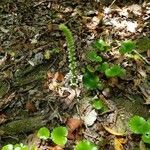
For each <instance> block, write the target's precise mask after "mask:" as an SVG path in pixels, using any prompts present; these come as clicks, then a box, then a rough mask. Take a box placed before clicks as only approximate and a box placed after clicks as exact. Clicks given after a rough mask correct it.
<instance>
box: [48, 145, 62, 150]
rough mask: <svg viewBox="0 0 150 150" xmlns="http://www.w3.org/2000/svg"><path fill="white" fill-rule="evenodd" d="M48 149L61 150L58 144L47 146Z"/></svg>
mask: <svg viewBox="0 0 150 150" xmlns="http://www.w3.org/2000/svg"><path fill="white" fill-rule="evenodd" d="M48 150H63V148H61V147H60V146H58V145H57V146H55V147H48Z"/></svg>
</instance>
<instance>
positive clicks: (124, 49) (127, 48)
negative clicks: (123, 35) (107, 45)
mask: <svg viewBox="0 0 150 150" xmlns="http://www.w3.org/2000/svg"><path fill="white" fill-rule="evenodd" d="M134 48H135V43H134V42H133V41H131V40H128V41H124V42H122V44H121V47H120V49H119V52H120V53H121V54H125V53H131V52H132V51H133V49H134Z"/></svg>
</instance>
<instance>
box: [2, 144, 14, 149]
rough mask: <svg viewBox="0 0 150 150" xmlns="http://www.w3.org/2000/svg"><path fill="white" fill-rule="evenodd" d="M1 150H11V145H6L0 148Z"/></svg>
mask: <svg viewBox="0 0 150 150" xmlns="http://www.w3.org/2000/svg"><path fill="white" fill-rule="evenodd" d="M2 150H13V145H12V144H7V145H5V146H3V147H2Z"/></svg>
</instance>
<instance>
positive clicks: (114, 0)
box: [109, 0, 116, 8]
mask: <svg viewBox="0 0 150 150" xmlns="http://www.w3.org/2000/svg"><path fill="white" fill-rule="evenodd" d="M115 2H116V0H113V1H112V3H111V4H110V5H109V8H110V7H111V6H112V5H113V4H114V3H115Z"/></svg>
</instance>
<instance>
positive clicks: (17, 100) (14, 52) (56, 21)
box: [0, 0, 150, 150]
mask: <svg viewBox="0 0 150 150" xmlns="http://www.w3.org/2000/svg"><path fill="white" fill-rule="evenodd" d="M61 23H64V24H65V25H67V27H68V28H69V29H70V30H71V32H72V34H73V36H74V40H75V48H76V57H77V71H78V78H79V79H80V81H79V85H78V88H77V91H78V97H77V95H76V92H74V90H73V89H71V88H70V87H69V86H68V84H67V79H66V78H67V76H68V73H69V67H68V66H69V62H68V53H67V46H66V40H65V37H64V35H63V33H62V32H61V31H60V30H59V27H58V26H59V25H60V24H61ZM149 36H150V3H148V2H143V3H142V2H141V3H140V4H139V3H133V2H130V3H119V2H117V1H116V2H115V1H114V3H110V2H108V3H105V2H104V3H100V2H96V1H93V2H91V1H89V0H87V1H86V2H83V1H80V0H72V1H70V0H64V1H63V0H60V1H59V0H56V1H50V0H40V1H39V0H30V1H28V0H27V1H24V0H18V1H17V2H16V1H15V0H9V1H3V0H2V1H1V2H0V148H1V147H2V146H3V145H5V144H8V143H12V144H15V143H20V142H22V143H25V144H27V145H34V144H35V145H37V146H38V147H39V149H49V150H56V149H58V147H57V148H56V145H54V144H53V143H52V142H49V141H48V142H46V143H45V144H43V145H40V140H39V139H38V138H37V136H36V134H37V130H38V129H40V128H41V127H43V126H46V127H48V128H49V129H50V130H51V129H53V128H55V127H57V126H66V127H68V128H69V127H70V128H72V130H69V134H68V142H67V144H66V145H65V147H63V148H60V147H59V149H60V150H61V149H68V150H69V149H70V150H72V149H74V146H75V144H76V143H77V141H79V140H81V139H87V140H89V141H91V142H93V143H95V144H96V145H98V146H99V149H102V150H111V149H115V150H124V149H125V150H132V149H142V148H143V149H144V148H145V150H146V147H147V148H148V146H150V145H148V144H144V143H141V142H140V141H141V138H140V136H139V135H137V136H135V135H133V134H132V133H131V132H130V131H129V127H128V121H129V118H130V117H132V116H134V115H139V116H142V117H144V118H145V119H148V118H149V117H150V107H149V106H150V82H149V81H150V76H149V75H150V66H149V65H150V37H149ZM98 39H103V40H104V41H106V42H107V43H108V44H109V45H110V49H109V51H107V52H106V53H105V54H104V55H103V58H104V59H105V61H107V62H111V63H113V64H120V65H121V66H122V67H123V68H124V69H125V70H126V75H125V77H123V78H119V77H115V78H106V77H105V76H104V75H101V74H99V78H100V80H101V81H102V82H103V84H104V86H103V88H101V89H96V90H92V91H91V90H87V89H86V88H85V86H84V85H83V83H82V76H83V74H84V71H85V70H86V68H90V69H91V70H92V69H93V68H94V66H93V65H94V63H93V64H92V63H91V62H89V60H87V57H86V54H87V52H88V51H90V50H91V49H92V47H91V43H92V42H93V41H95V40H98ZM125 40H133V41H135V42H136V45H137V46H136V53H134V54H133V55H132V57H131V55H130V56H128V55H125V56H122V55H120V53H119V46H120V43H121V42H123V41H125ZM54 83H55V85H54ZM93 98H96V99H101V100H102V101H103V103H104V104H105V106H106V107H107V110H106V111H101V110H96V109H94V108H93V106H92V105H91V101H92V100H93ZM77 108H78V109H77Z"/></svg>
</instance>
